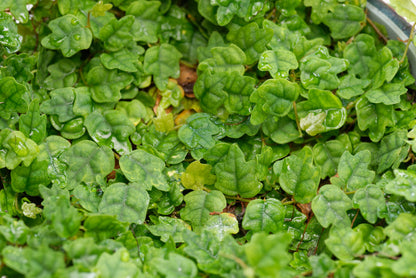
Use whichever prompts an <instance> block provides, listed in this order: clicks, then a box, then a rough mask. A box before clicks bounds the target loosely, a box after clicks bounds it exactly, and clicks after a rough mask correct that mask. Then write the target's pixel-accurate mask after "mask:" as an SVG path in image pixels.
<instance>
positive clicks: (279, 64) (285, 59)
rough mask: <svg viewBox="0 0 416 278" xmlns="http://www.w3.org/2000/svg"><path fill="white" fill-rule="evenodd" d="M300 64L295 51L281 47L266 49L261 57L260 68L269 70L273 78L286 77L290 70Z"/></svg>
mask: <svg viewBox="0 0 416 278" xmlns="http://www.w3.org/2000/svg"><path fill="white" fill-rule="evenodd" d="M298 66H299V63H298V60H297V59H296V56H295V54H293V52H291V51H289V50H287V49H285V48H283V47H281V48H277V49H273V50H266V51H264V52H263V53H262V54H261V55H260V58H259V64H258V66H257V67H258V68H259V70H261V71H268V72H269V73H270V75H271V76H272V77H273V78H278V77H282V78H286V77H288V75H289V70H291V69H297V68H298Z"/></svg>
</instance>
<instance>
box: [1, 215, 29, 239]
mask: <svg viewBox="0 0 416 278" xmlns="http://www.w3.org/2000/svg"><path fill="white" fill-rule="evenodd" d="M0 223H1V226H0V233H1V234H2V235H3V236H4V238H5V239H6V240H7V241H8V242H10V243H11V244H14V245H23V244H25V243H26V240H27V236H28V233H29V232H30V230H29V227H27V226H26V225H25V223H24V222H23V221H22V220H19V221H18V220H16V219H14V218H13V217H11V216H10V215H8V214H4V215H2V216H1V218H0Z"/></svg>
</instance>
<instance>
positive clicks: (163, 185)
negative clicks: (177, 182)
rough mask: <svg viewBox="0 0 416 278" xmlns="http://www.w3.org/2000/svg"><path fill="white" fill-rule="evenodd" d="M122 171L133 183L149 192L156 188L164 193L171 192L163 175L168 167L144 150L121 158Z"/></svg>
mask: <svg viewBox="0 0 416 278" xmlns="http://www.w3.org/2000/svg"><path fill="white" fill-rule="evenodd" d="M119 163H120V169H121V171H122V172H123V174H124V175H125V176H126V178H127V179H128V180H129V181H131V182H137V183H139V184H140V185H142V186H144V187H145V188H146V189H147V190H150V189H151V188H152V187H155V188H157V189H159V190H162V191H168V190H169V184H168V182H167V180H166V177H165V175H164V174H163V173H162V171H163V169H164V168H165V167H166V166H165V162H164V161H163V160H162V159H160V158H159V157H157V156H155V155H153V154H150V153H148V152H146V151H144V150H141V149H137V150H134V151H132V152H130V153H128V154H125V155H122V156H121V158H120V161H119Z"/></svg>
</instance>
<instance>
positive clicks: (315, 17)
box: [305, 0, 338, 24]
mask: <svg viewBox="0 0 416 278" xmlns="http://www.w3.org/2000/svg"><path fill="white" fill-rule="evenodd" d="M337 4H338V1H337V0H329V1H325V2H322V1H320V0H305V6H307V7H312V13H311V19H312V21H313V23H315V24H319V23H321V22H322V20H323V18H324V16H325V15H327V14H328V13H329V11H331V10H333V9H334V8H335V7H336V6H337Z"/></svg>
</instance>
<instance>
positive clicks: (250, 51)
mask: <svg viewBox="0 0 416 278" xmlns="http://www.w3.org/2000/svg"><path fill="white" fill-rule="evenodd" d="M272 36H273V30H271V29H264V28H262V29H260V28H259V25H258V24H257V23H256V22H251V23H249V24H247V25H244V26H243V27H239V28H232V29H231V30H230V32H229V33H228V34H227V40H229V41H230V42H232V43H234V44H235V45H237V46H238V47H240V48H241V49H242V50H243V51H244V52H245V54H246V62H247V64H249V65H251V64H254V63H255V62H257V61H258V59H259V57H260V54H261V53H263V52H264V51H265V50H266V46H267V44H268V43H269V41H270V40H271V38H272Z"/></svg>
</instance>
